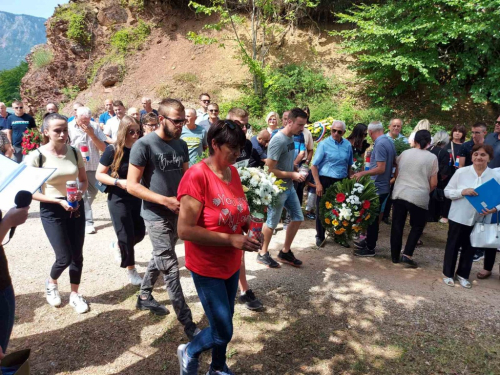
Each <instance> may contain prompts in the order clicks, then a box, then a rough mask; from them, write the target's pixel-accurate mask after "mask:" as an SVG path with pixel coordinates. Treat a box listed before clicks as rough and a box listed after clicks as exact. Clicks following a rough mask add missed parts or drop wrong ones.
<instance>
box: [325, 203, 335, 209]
mask: <svg viewBox="0 0 500 375" xmlns="http://www.w3.org/2000/svg"><path fill="white" fill-rule="evenodd" d="M325 207H326V208H327V209H329V210H331V209H332V207H333V206H332V204H331V203H330V202H326V203H325Z"/></svg>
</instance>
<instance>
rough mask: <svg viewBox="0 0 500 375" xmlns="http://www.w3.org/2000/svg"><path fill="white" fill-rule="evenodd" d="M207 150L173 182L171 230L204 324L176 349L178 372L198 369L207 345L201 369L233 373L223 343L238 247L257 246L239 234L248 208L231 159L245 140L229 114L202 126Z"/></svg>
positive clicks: (187, 374) (229, 329)
mask: <svg viewBox="0 0 500 375" xmlns="http://www.w3.org/2000/svg"><path fill="white" fill-rule="evenodd" d="M207 140H208V147H209V151H210V156H209V157H208V158H207V159H205V160H203V161H201V162H200V163H198V164H195V165H194V166H192V167H191V168H189V170H188V171H187V172H186V174H185V175H184V177H183V178H182V181H181V183H180V185H179V188H178V192H177V199H178V200H179V201H180V202H181V208H180V212H179V221H178V224H177V232H178V234H179V237H180V238H181V239H183V240H184V241H185V248H186V257H185V260H186V267H187V268H188V269H189V270H190V271H191V273H192V276H193V281H194V284H195V286H196V290H197V292H198V296H199V298H200V301H201V303H202V305H203V309H204V310H205V314H206V316H207V318H208V321H209V323H210V326H209V327H208V328H205V329H204V330H202V331H201V332H200V333H199V334H198V335H196V336H195V337H194V339H193V341H192V342H190V343H189V344H182V345H180V346H179V348H178V350H177V355H178V356H179V364H180V367H181V374H184V375H191V374H193V375H195V374H197V373H198V357H199V356H200V354H201V353H202V352H203V351H205V350H208V349H212V363H211V365H210V369H209V371H208V373H207V374H209V375H224V374H233V373H232V372H231V370H229V369H228V367H227V365H226V347H227V344H228V343H229V342H230V341H231V337H232V335H233V313H234V299H235V298H236V292H237V290H238V276H239V269H240V265H241V257H242V250H244V251H258V250H259V249H260V246H261V245H260V243H259V242H258V241H257V240H255V239H251V238H249V237H248V236H245V235H244V234H243V232H244V231H247V230H248V219H249V215H250V212H249V210H248V203H247V201H246V199H245V193H244V192H243V188H242V186H241V181H240V177H239V175H238V171H237V170H236V168H234V167H233V166H232V165H233V164H234V163H235V162H236V159H237V158H238V156H239V155H240V150H241V149H242V148H243V147H244V146H245V133H244V132H243V130H241V128H240V127H239V126H238V125H237V124H236V123H234V122H233V121H230V120H225V121H219V122H218V123H217V124H215V125H212V126H211V127H210V129H209V131H208V139H207Z"/></svg>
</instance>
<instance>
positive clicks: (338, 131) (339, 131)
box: [332, 129, 344, 135]
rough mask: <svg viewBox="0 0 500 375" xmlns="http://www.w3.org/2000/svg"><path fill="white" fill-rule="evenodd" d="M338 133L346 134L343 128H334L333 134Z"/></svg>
mask: <svg viewBox="0 0 500 375" xmlns="http://www.w3.org/2000/svg"><path fill="white" fill-rule="evenodd" d="M337 133H339V135H342V134H344V131H343V130H337V129H332V134H337Z"/></svg>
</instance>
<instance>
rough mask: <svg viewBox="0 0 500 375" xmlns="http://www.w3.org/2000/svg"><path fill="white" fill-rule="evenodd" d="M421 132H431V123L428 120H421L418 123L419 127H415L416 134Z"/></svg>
mask: <svg viewBox="0 0 500 375" xmlns="http://www.w3.org/2000/svg"><path fill="white" fill-rule="evenodd" d="M419 130H428V131H431V123H430V122H429V120H427V119H426V118H425V119H423V120H420V121H419V122H418V124H417V126H415V129H413V132H414V133H416V132H418V131H419Z"/></svg>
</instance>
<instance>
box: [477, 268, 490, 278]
mask: <svg viewBox="0 0 500 375" xmlns="http://www.w3.org/2000/svg"><path fill="white" fill-rule="evenodd" d="M487 272H488V273H487ZM490 276H491V272H490V271H485V270H482V271H480V272H478V273H477V275H476V277H477V278H478V279H479V280H484V279H487V278H488V277H490Z"/></svg>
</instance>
